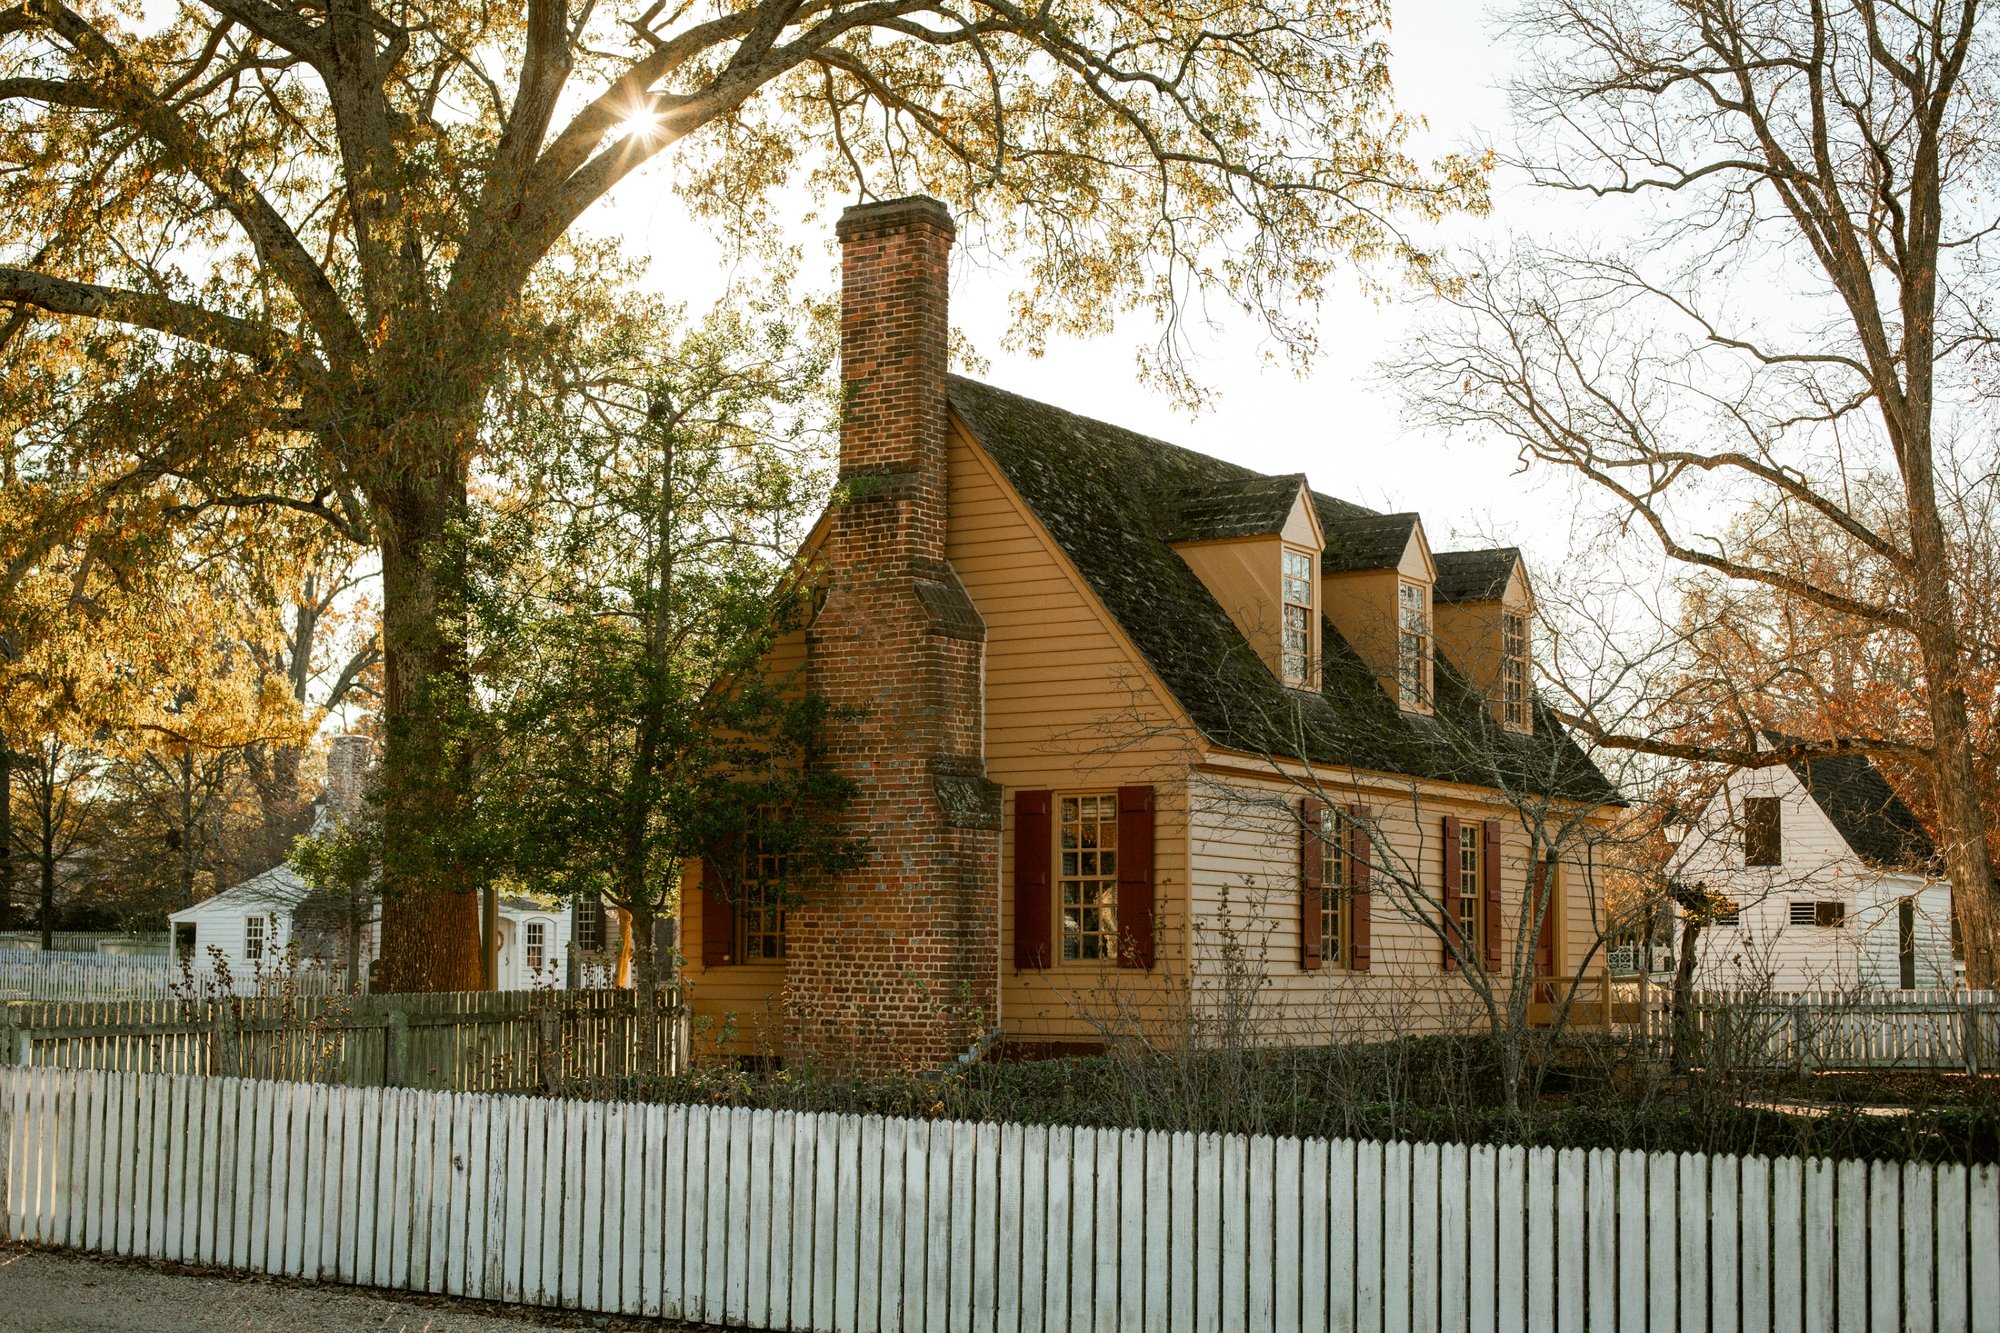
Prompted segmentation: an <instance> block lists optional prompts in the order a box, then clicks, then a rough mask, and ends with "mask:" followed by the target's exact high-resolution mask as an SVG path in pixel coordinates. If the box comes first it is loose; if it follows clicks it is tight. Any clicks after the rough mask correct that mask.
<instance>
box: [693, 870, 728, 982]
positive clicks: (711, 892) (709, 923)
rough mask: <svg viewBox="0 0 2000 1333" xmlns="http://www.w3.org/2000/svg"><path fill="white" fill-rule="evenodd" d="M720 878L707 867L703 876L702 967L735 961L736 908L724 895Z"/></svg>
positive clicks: (722, 964)
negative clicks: (709, 871)
mask: <svg viewBox="0 0 2000 1333" xmlns="http://www.w3.org/2000/svg"><path fill="white" fill-rule="evenodd" d="M722 895H723V888H722V883H721V881H720V878H719V877H718V876H715V875H711V874H709V873H708V871H707V868H706V867H704V868H703V871H702V876H701V965H702V966H703V967H727V966H728V965H729V964H731V963H733V962H735V961H736V908H735V907H734V906H733V905H731V903H730V901H729V899H727V898H725V897H723V896H722Z"/></svg>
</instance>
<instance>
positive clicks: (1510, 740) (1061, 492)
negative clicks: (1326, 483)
mask: <svg viewBox="0 0 2000 1333" xmlns="http://www.w3.org/2000/svg"><path fill="white" fill-rule="evenodd" d="M948 392H949V397H950V402H951V406H952V409H953V410H954V411H955V412H956V413H957V415H958V417H959V419H960V421H961V422H963V423H964V425H965V426H966V428H967V429H968V430H969V431H970V432H971V434H972V435H973V437H974V438H975V439H976V440H978V442H979V444H980V445H981V447H983V448H984V449H985V450H986V452H987V453H988V454H989V455H990V456H991V457H992V458H993V460H994V462H995V463H996V464H997V465H998V466H999V468H1000V470H1001V471H1002V473H1004V474H1005V476H1006V477H1007V480H1008V481H1009V482H1010V483H1011V484H1012V486H1013V487H1014V489H1015V490H1016V491H1017V492H1018V493H1019V494H1020V496H1021V497H1022V499H1023V500H1024V501H1025V502H1026V503H1027V505H1028V507H1029V509H1031V510H1032V511H1033V512H1034V514H1035V515H1036V517H1037V518H1039V519H1040V520H1041V522H1042V524H1043V525H1044V526H1045V527H1046V528H1047V529H1048V530H1049V532H1050V534H1051V535H1052V536H1053V537H1054V538H1055V540H1056V542H1057V543H1058V545H1060V546H1061V547H1062V549H1063V551H1064V553H1065V554H1066V555H1067V556H1068V557H1069V559H1070V561H1071V563H1072V564H1074V565H1075V567H1076V568H1077V570H1078V571H1079V572H1080V573H1081V574H1082V576H1083V578H1084V580H1085V581H1086V582H1087V583H1088V584H1089V585H1090V587H1091V589H1092V590H1093V591H1094V592H1095V593H1096V594H1097V596H1098V598H1099V599H1100V600H1101V601H1102V602H1103V603H1104V605H1105V607H1106V608H1107V609H1108V610H1109V611H1110V613H1111V615H1112V617H1113V618H1114V619H1116V620H1117V622H1118V623H1119V625H1120V626H1121V627H1122V628H1123V629H1124V631H1125V633H1126V634H1127V635H1128V636H1129V637H1130V638H1131V639H1132V641H1133V642H1134V643H1135V644H1136V645H1137V646H1138V648H1139V651H1140V652H1141V653H1142V654H1143V655H1144V657H1145V659H1146V662H1147V664H1148V665H1149V666H1150V667H1151V668H1152V670H1153V671H1154V672H1155V673H1156V674H1157V675H1158V676H1159V678H1160V680H1161V681H1162V682H1163V683H1164V684H1165V685H1166V687H1167V689H1168V690H1170V691H1171V692H1172V693H1173V695H1174V697H1175V699H1176V700H1178V702H1179V703H1180V705H1181V707H1182V708H1183V709H1185V710H1186V711H1187V713H1188V715H1189V717H1190V718H1192V719H1193V721H1194V723H1195V725H1196V726H1197V727H1198V728H1199V729H1200V730H1201V731H1202V732H1203V734H1204V735H1206V736H1207V737H1208V738H1209V739H1210V740H1211V741H1213V742H1214V743H1215V744H1217V745H1219V746H1221V747H1223V748H1225V749H1231V750H1236V751H1239V752H1246V753H1251V754H1261V755H1269V756H1274V757H1298V758H1303V759H1306V760H1308V761H1311V762H1314V763H1325V764H1337V765H1341V766H1345V767H1352V768H1359V769H1367V770H1373V771H1376V772H1387V773H1396V774H1407V775H1412V776H1418V777H1427V778H1436V779H1440V780H1445V781H1454V782H1465V783H1471V784H1475V785H1480V786H1489V787H1492V786H1506V787H1510V788H1514V789H1516V790H1523V789H1525V790H1531V791H1546V792H1558V793H1560V794H1562V795H1565V796H1568V797H1571V798H1575V799H1591V800H1601V801H1606V802H1613V801H1616V800H1617V793H1616V790H1615V789H1614V788H1613V787H1612V786H1611V784H1610V783H1609V782H1608V781H1607V780H1606V779H1605V778H1604V776H1603V775H1602V774H1601V773H1600V772H1599V771H1598V770H1597V768H1596V766H1595V765H1593V764H1592V763H1591V761H1590V760H1589V759H1588V758H1587V757H1586V756H1585V755H1584V754H1583V752H1582V751H1581V750H1580V749H1578V748H1577V746H1576V744H1575V743H1574V741H1573V740H1572V739H1571V738H1570V736H1569V735H1568V733H1567V732H1566V731H1564V730H1563V728H1562V727H1561V726H1560V725H1559V724H1557V722H1556V721H1555V719H1554V718H1553V717H1551V716H1549V715H1548V714H1547V712H1546V711H1545V710H1544V709H1542V708H1541V707H1540V706H1539V704H1538V705H1537V708H1536V721H1535V730H1534V733H1533V734H1532V735H1526V736H1524V735H1521V734H1519V733H1516V732H1511V731H1507V730H1505V729H1503V728H1501V727H1500V726H1499V725H1498V723H1497V722H1495V721H1494V720H1493V718H1492V715H1491V713H1490V711H1489V709H1488V708H1487V706H1486V701H1485V700H1484V699H1482V698H1480V697H1479V696H1478V695H1477V694H1476V693H1475V692H1474V691H1473V690H1471V689H1470V687H1469V686H1468V685H1467V684H1466V682H1465V679H1464V678H1463V677H1462V676H1461V675H1460V674H1459V673H1458V672H1457V671H1456V670H1455V669H1454V668H1453V667H1452V665H1451V663H1450V662H1448V661H1447V660H1446V659H1445V658H1444V657H1443V656H1442V655H1439V656H1438V657H1437V659H1436V668H1435V672H1436V686H1435V693H1436V712H1437V716H1427V715H1424V714H1419V713H1411V712H1406V711H1404V710H1403V709H1401V708H1400V707H1398V706H1397V704H1396V702H1395V701H1394V700H1393V699H1391V698H1390V697H1389V696H1388V694H1387V693H1386V692H1384V690H1383V689H1382V687H1381V684H1380V682H1379V681H1378V680H1377V679H1376V677H1375V675H1374V673H1373V672H1372V671H1370V670H1369V669H1368V667H1367V666H1366V665H1365V664H1364V663H1363V662H1362V660H1361V658H1360V656H1359V655H1358V654H1356V653H1355V651H1354V650H1353V648H1352V647H1351V646H1350V645H1349V644H1348V643H1347V642H1346V640H1344V639H1343V638H1342V637H1341V636H1340V634H1339V633H1338V631H1336V630H1335V628H1334V627H1333V625H1332V624H1331V623H1327V622H1324V621H1323V622H1322V637H1323V643H1322V654H1323V658H1324V661H1323V665H1322V670H1321V679H1322V687H1321V689H1320V690H1318V691H1304V690H1296V689H1287V688H1285V687H1284V686H1283V685H1281V684H1280V683H1279V682H1278V680H1277V679H1276V678H1275V677H1274V676H1273V675H1272V674H1271V672H1270V671H1269V670H1268V669H1267V668H1266V667H1265V665H1264V663H1263V662H1262V660H1260V659H1259V658H1258V656H1257V655H1256V653H1255V651H1254V650H1252V648H1251V647H1250V645H1249V644H1248V643H1247V642H1246V641H1245V640H1244V638H1243V635H1242V634H1241V633H1240V632H1239V631H1238V629H1237V628H1236V626H1235V624H1234V623H1233V622H1232V621H1231V620H1230V618H1229V616H1228V614H1227V613H1226V612H1225V611H1224V610H1223V608H1222V607H1221V606H1220V605H1219V604H1218V603H1217V602H1216V600H1215V598H1214V597H1213V595H1211V594H1210V592H1209V590H1208V588H1207V587H1206V586H1205V585H1204V584H1203V583H1202V581H1201V580H1200V579H1199V578H1198V577H1197V576H1196V575H1195V573H1194V571H1193V570H1192V569H1190V568H1189V567H1188V565H1187V563H1186V561H1184V560H1183V559H1182V558H1181V557H1180V555H1179V553H1177V552H1176V551H1175V550H1174V548H1173V546H1172V544H1171V543H1172V541H1173V540H1174V539H1176V537H1177V535H1179V534H1183V533H1186V532H1188V531H1190V530H1191V529H1190V526H1189V522H1188V518H1187V510H1188V505H1189V497H1190V496H1204V495H1206V496H1218V497H1239V498H1240V499H1241V510H1240V511H1239V510H1233V509H1230V507H1229V505H1227V504H1220V503H1218V505H1217V510H1216V511H1204V512H1217V511H1227V513H1226V514H1225V515H1224V516H1221V517H1217V518H1215V519H1214V520H1213V521H1212V522H1213V526H1212V527H1211V528H1209V529H1205V530H1218V529H1222V528H1227V527H1229V525H1231V524H1240V523H1246V522H1255V523H1260V524H1261V523H1264V522H1267V521H1268V518H1269V513H1268V508H1267V509H1266V510H1263V511H1256V512H1254V513H1253V512H1252V511H1253V510H1256V506H1257V505H1258V504H1267V505H1274V504H1275V498H1274V497H1275V496H1276V495H1277V494H1279V493H1280V492H1282V491H1284V489H1285V488H1286V487H1292V488H1293V489H1292V490H1291V491H1290V494H1292V495H1296V494H1297V491H1296V486H1297V484H1298V480H1299V479H1298V478H1296V477H1276V478H1272V477H1264V476H1263V475H1262V474H1259V473H1256V472H1253V471H1251V470H1250V469H1248V468H1244V467H1239V466H1237V465H1236V464H1233V463H1228V462H1225V461H1223V460H1222V459H1219V458H1211V457H1209V456H1207V455H1205V454H1199V453H1196V452H1194V451H1193V450H1190V449H1184V448H1181V447H1180V446H1178V445H1173V444H1168V443H1166V442H1164V441H1161V440H1156V439H1151V438H1149V437H1147V436H1144V435H1140V434H1138V433H1137V432H1135V431H1129V430H1125V429H1123V428H1122V427H1119V426H1114V425H1111V424H1109V423H1106V422H1101V421H1095V420H1092V419H1091V418H1088V417H1084V416H1079V415H1077V414H1076V413H1073V412H1066V411H1064V410H1062V409H1060V408H1056V407H1052V406H1050V405H1049V404H1047V403H1041V402H1037V401H1035V400H1033V399H1030V398H1024V397H1021V396H1020V395H1018V394H1013V393H1008V392H1006V391H1005V390H1001V389H996V388H994V387H992V386H991V385H986V384H981V383H979V382H977V381H975V380H969V379H965V378H963V377H959V376H953V377H952V378H951V380H950V383H949V390H948ZM1260 483H1261V484H1260ZM1312 500H1313V504H1314V507H1315V508H1316V510H1317V511H1318V513H1319V516H1320V520H1321V523H1322V526H1324V527H1326V528H1328V530H1329V533H1331V530H1332V527H1333V526H1334V525H1335V524H1344V525H1352V530H1353V531H1356V532H1364V533H1372V534H1375V535H1374V536H1372V537H1370V538H1369V539H1368V540H1370V541H1372V542H1374V543H1375V546H1378V547H1380V548H1382V549H1386V548H1387V546H1388V545H1389V544H1391V543H1392V542H1394V533H1395V532H1396V531H1397V530H1400V531H1401V532H1402V533H1403V539H1404V542H1407V539H1408V533H1409V531H1410V528H1411V526H1413V524H1414V521H1415V518H1414V515H1379V514H1375V513H1373V512H1372V511H1370V510H1367V509H1365V508H1363V507H1361V506H1359V505H1355V504H1352V503H1349V502H1348V501H1345V500H1339V499H1335V498H1333V497H1331V496H1324V495H1320V494H1317V493H1314V494H1313V495H1312ZM1280 521H1282V519H1281V520H1280ZM1181 539H1183V540H1185V538H1184V537H1183V538H1181ZM1330 541H1331V537H1330V536H1329V542H1330ZM1356 541H1357V544H1358V543H1359V541H1360V539H1359V538H1357V539H1356ZM1370 549H1373V548H1370ZM1401 554H1402V545H1401V544H1397V545H1396V552H1395V558H1400V556H1401ZM1356 558H1374V557H1373V556H1368V557H1356ZM1395 558H1391V559H1390V560H1388V561H1387V562H1386V563H1387V564H1394V563H1395ZM1361 567H1364V566H1355V568H1361ZM1378 567H1379V566H1378Z"/></svg>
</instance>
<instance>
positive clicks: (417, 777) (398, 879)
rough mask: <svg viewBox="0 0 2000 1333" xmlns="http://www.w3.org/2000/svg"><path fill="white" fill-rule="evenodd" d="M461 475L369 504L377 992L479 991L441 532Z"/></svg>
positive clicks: (458, 500) (457, 503)
mask: <svg viewBox="0 0 2000 1333" xmlns="http://www.w3.org/2000/svg"><path fill="white" fill-rule="evenodd" d="M464 508H465V478H464V474H463V471H462V470H460V471H458V472H457V473H456V475H453V476H446V477H436V478H431V479H429V481H428V484H427V482H426V479H425V478H423V477H422V476H421V475H418V476H412V477H410V478H409V479H408V481H407V484H406V485H404V486H403V487H401V488H400V489H399V491H398V493H396V494H392V495H388V496H384V497H381V498H380V499H379V500H378V501H377V504H376V514H377V521H378V523H379V524H380V530H381V539H382V683H383V700H382V720H383V724H384V730H385V732H386V733H387V734H386V743H385V746H384V749H383V755H382V891H383V902H382V960H381V971H380V974H379V975H378V977H377V979H376V985H377V988H378V989H380V990H384V991H453V990H478V989H480V987H481V983H482V981H483V972H484V968H483V966H482V960H481V947H480V937H479V898H478V895H477V894H476V893H475V892H474V890H475V888H476V887H477V886H476V884H475V883H474V877H473V876H472V875H471V874H470V873H469V870H468V868H467V867H466V866H465V864H464V863H463V860H462V856H461V851H460V848H459V847H458V845H457V842H456V837H455V835H456V834H458V833H459V832H460V831H461V829H462V822H463V821H462V817H461V816H462V812H463V811H464V809H465V801H464V793H465V790H466V777H467V773H466V765H465V761H464V754H463V745H462V743H461V742H462V740H463V737H462V735H461V734H459V732H458V728H459V727H460V725H461V724H462V723H463V722H464V721H465V720H466V719H467V718H468V715H469V708H470V704H471V694H470V690H469V687H468V682H467V677H466V671H465V641H464V623H463V617H462V615H460V614H459V613H458V611H457V609H456V608H457V607H458V606H459V605H460V590H459V589H458V588H457V587H456V585H455V578H456V576H455V574H454V573H453V568H452V566H453V561H452V554H451V549H450V545H449V542H448V540H447V534H448V531H449V528H450V526H451V523H452V522H453V520H454V519H455V518H457V516H458V515H460V514H462V513H463V512H464Z"/></svg>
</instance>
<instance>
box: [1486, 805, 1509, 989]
mask: <svg viewBox="0 0 2000 1333" xmlns="http://www.w3.org/2000/svg"><path fill="white" fill-rule="evenodd" d="M1480 850H1481V851H1482V852H1483V853H1484V856H1483V858H1482V860H1481V862H1480V866H1479V892H1480V896H1481V898H1482V899H1483V900H1484V901H1483V902H1482V903H1481V905H1480V909H1479V919H1480V921H1481V922H1483V923H1484V924H1483V925H1482V926H1481V927H1480V928H1481V929H1482V930H1484V931H1485V932H1486V939H1485V941H1484V943H1485V945H1486V970H1487V971H1488V972H1498V971H1499V970H1500V929H1501V927H1502V926H1503V925H1505V924H1506V918H1505V917H1504V916H1502V915H1501V910H1500V821H1498V820H1495V819H1489V820H1487V821H1486V825H1485V836H1484V845H1483V846H1482V847H1481V849H1480Z"/></svg>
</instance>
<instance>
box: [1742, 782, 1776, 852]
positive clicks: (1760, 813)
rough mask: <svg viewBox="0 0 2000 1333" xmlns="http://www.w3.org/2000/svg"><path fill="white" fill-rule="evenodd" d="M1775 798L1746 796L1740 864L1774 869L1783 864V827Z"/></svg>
mask: <svg viewBox="0 0 2000 1333" xmlns="http://www.w3.org/2000/svg"><path fill="white" fill-rule="evenodd" d="M1780 808H1781V807H1780V806H1779V803H1778V798H1777V797H1775V796H1750V797H1746V798H1744V801H1743V864H1744V865H1746V866H1775V865H1783V864H1784V862H1785V842H1784V825H1783V822H1782V820H1781V816H1780Z"/></svg>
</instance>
